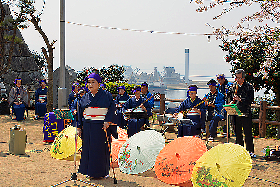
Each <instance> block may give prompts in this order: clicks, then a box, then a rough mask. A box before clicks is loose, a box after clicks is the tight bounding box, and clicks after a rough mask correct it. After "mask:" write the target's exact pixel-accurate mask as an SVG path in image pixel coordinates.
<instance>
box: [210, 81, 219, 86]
mask: <svg viewBox="0 0 280 187" xmlns="http://www.w3.org/2000/svg"><path fill="white" fill-rule="evenodd" d="M208 85H211V86H217V84H216V83H215V82H213V83H211V84H208Z"/></svg>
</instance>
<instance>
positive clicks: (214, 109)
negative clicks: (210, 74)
mask: <svg viewBox="0 0 280 187" xmlns="http://www.w3.org/2000/svg"><path fill="white" fill-rule="evenodd" d="M207 85H208V86H209V89H210V92H209V93H208V94H206V95H205V96H204V98H203V100H205V106H206V107H207V118H206V120H207V121H210V125H209V132H210V137H209V139H208V140H209V141H213V140H214V138H215V137H216V136H217V126H218V123H219V121H221V120H222V119H224V113H223V105H224V104H225V98H224V95H223V94H222V93H220V92H219V91H218V90H217V82H216V81H215V80H214V79H211V80H210V81H209V82H208V83H207Z"/></svg>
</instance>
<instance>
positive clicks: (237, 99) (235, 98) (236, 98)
mask: <svg viewBox="0 0 280 187" xmlns="http://www.w3.org/2000/svg"><path fill="white" fill-rule="evenodd" d="M233 100H235V101H241V99H240V97H239V96H237V95H235V96H234V97H233Z"/></svg>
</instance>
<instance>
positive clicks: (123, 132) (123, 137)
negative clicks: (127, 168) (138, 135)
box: [112, 127, 128, 162]
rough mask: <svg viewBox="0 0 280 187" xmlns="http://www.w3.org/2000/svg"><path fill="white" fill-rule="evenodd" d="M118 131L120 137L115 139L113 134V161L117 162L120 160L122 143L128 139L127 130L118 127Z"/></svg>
mask: <svg viewBox="0 0 280 187" xmlns="http://www.w3.org/2000/svg"><path fill="white" fill-rule="evenodd" d="M117 131H118V137H119V138H118V139H115V138H114V137H113V136H112V162H117V161H118V154H119V151H120V149H121V147H122V145H123V144H124V143H125V142H126V140H127V139H128V135H127V133H126V130H124V129H122V128H120V127H117Z"/></svg>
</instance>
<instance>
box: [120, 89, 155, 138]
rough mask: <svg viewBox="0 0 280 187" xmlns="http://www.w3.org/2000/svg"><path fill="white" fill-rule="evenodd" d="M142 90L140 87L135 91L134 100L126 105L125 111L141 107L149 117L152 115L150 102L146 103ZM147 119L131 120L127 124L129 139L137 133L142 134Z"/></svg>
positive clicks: (124, 106)
mask: <svg viewBox="0 0 280 187" xmlns="http://www.w3.org/2000/svg"><path fill="white" fill-rule="evenodd" d="M140 91H141V88H140V86H136V87H135V88H134V90H133V92H134V94H135V96H134V97H132V98H129V99H128V100H127V101H126V102H125V103H124V104H123V109H125V110H127V109H135V108H137V107H140V108H141V109H142V110H143V112H145V113H146V114H147V116H150V115H151V106H150V104H149V103H148V102H145V101H146V100H145V99H144V98H143V97H142V96H141V94H140ZM145 121H146V119H145V118H140V119H139V118H135V117H133V118H131V119H129V120H128V122H127V128H128V129H127V134H128V137H131V136H132V135H134V134H136V133H137V132H140V130H141V127H142V126H143V125H144V124H145Z"/></svg>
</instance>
